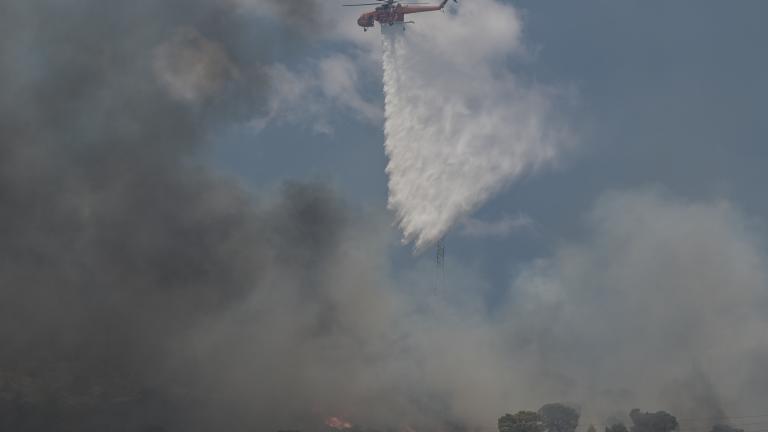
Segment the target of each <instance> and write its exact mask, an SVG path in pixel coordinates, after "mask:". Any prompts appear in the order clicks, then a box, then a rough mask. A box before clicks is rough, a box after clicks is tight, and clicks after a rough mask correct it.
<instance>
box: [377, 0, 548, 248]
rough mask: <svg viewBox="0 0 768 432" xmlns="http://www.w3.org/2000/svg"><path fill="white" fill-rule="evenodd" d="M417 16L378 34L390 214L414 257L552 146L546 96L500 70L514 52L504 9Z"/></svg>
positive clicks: (511, 24)
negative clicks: (411, 245) (411, 244)
mask: <svg viewBox="0 0 768 432" xmlns="http://www.w3.org/2000/svg"><path fill="white" fill-rule="evenodd" d="M416 17H417V18H416V19H418V20H419V23H418V24H416V25H408V27H407V31H404V29H403V27H402V26H400V25H394V26H386V25H385V26H383V27H382V33H383V49H384V60H383V64H384V91H385V100H386V124H385V134H386V152H387V155H388V157H389V164H388V166H387V173H388V175H389V206H390V208H391V209H393V210H394V211H395V212H396V213H397V217H398V221H399V223H400V227H401V229H402V231H403V236H404V240H405V241H414V242H415V246H416V249H417V250H418V249H422V248H424V247H425V246H428V245H429V244H431V243H434V242H436V241H437V240H439V239H440V238H441V237H442V236H444V235H445V233H446V232H447V231H448V230H449V229H450V228H451V226H452V225H453V224H454V223H456V222H457V221H458V220H459V219H461V218H463V217H465V216H467V215H468V214H469V213H470V212H472V211H473V210H474V209H476V208H477V207H478V206H480V205H481V204H483V203H484V202H485V201H486V200H487V199H488V198H489V197H490V196H491V195H492V194H494V193H495V192H497V191H499V189H501V188H502V187H504V186H505V185H506V184H508V183H509V182H510V181H512V180H514V179H515V178H517V177H519V176H520V175H521V174H523V173H525V172H527V171H531V170H533V169H535V168H536V167H538V166H540V165H541V164H542V163H544V162H547V161H551V160H552V159H553V158H555V156H556V155H557V153H558V142H559V140H558V139H557V138H556V137H557V135H558V134H557V133H555V132H554V129H553V128H552V127H551V126H552V125H551V121H550V118H551V116H550V113H551V96H550V94H549V92H548V91H546V90H544V89H540V88H537V87H534V86H530V85H525V84H523V83H522V82H521V80H519V79H518V78H516V77H515V75H513V74H512V73H511V72H510V70H509V67H508V66H507V65H505V61H506V60H508V59H509V58H510V56H512V55H514V54H520V53H521V51H522V50H521V45H520V20H519V18H518V16H517V13H516V11H515V10H514V9H513V8H512V7H510V6H506V5H503V4H501V3H499V2H497V1H495V0H475V1H472V2H466V3H464V4H462V5H461V6H460V8H459V9H458V11H457V13H455V14H438V13H432V14H419V15H416ZM425 22H426V23H425Z"/></svg>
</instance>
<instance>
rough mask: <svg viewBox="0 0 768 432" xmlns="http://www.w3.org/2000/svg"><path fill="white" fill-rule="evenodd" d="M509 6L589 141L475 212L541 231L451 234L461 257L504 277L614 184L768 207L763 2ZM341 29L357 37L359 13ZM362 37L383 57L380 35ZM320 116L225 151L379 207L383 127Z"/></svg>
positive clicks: (249, 137)
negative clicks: (315, 124) (313, 122)
mask: <svg viewBox="0 0 768 432" xmlns="http://www.w3.org/2000/svg"><path fill="white" fill-rule="evenodd" d="M510 3H511V4H514V5H515V7H517V8H518V9H519V11H520V12H521V13H522V24H523V38H524V40H523V42H524V44H525V45H526V47H527V49H528V51H529V53H528V54H527V56H526V58H525V59H524V60H520V59H518V60H516V62H515V63H514V65H513V67H514V69H515V71H516V72H517V73H519V74H520V75H521V76H523V77H525V79H529V80H532V81H536V82H538V83H541V84H544V85H551V86H556V87H557V88H559V89H561V90H563V91H565V92H568V97H569V100H568V101H566V102H567V106H563V107H562V108H563V110H564V112H565V118H566V119H567V120H568V122H569V126H570V127H571V128H572V133H573V136H574V138H576V139H577V142H576V144H575V145H574V146H573V147H572V148H570V149H569V151H568V152H566V154H564V155H563V156H562V157H561V158H560V160H559V162H558V164H557V166H555V167H549V168H547V169H544V170H542V171H541V172H538V173H536V174H534V175H530V176H528V177H526V178H524V179H522V180H521V181H518V182H516V183H515V184H513V185H512V186H511V187H508V188H507V189H506V190H505V191H504V192H503V193H502V194H501V195H499V196H497V197H495V198H494V199H492V200H491V201H489V202H488V203H487V205H485V206H484V207H483V208H482V209H480V210H479V212H478V213H477V216H476V217H477V218H480V219H486V220H490V221H493V220H498V219H501V218H504V217H518V216H519V215H521V214H522V215H527V217H529V218H530V219H531V221H532V223H533V225H532V226H527V227H523V228H522V229H518V230H515V232H513V233H511V235H509V236H490V238H489V237H485V238H483V240H482V241H477V240H472V239H466V238H462V237H461V236H457V235H455V232H456V230H454V235H450V236H449V238H448V251H449V258H450V261H451V262H453V263H455V264H454V265H460V266H461V265H472V266H478V267H480V268H482V272H483V273H485V274H486V276H487V277H489V278H490V279H491V280H492V281H493V283H494V284H501V285H504V284H506V283H507V282H508V280H507V279H508V278H509V276H510V273H511V272H512V269H513V268H514V266H515V263H516V261H518V260H527V259H530V258H532V257H537V256H539V255H541V254H546V253H547V251H549V250H550V249H551V248H552V247H553V245H555V244H557V243H559V242H561V241H564V240H568V239H571V238H573V237H574V236H577V235H578V233H579V232H580V230H582V229H583V223H582V222H583V216H584V213H585V212H586V211H587V210H588V209H589V208H591V207H592V205H593V203H594V201H595V200H596V198H597V197H599V196H600V195H601V194H603V193H604V192H606V191H610V190H615V189H619V190H622V189H633V188H638V187H647V186H653V187H661V188H663V189H666V190H668V191H670V192H671V193H673V194H674V195H676V196H679V197H688V198H695V199H712V198H724V199H728V200H729V201H731V202H733V203H734V204H735V205H737V206H739V207H741V208H743V209H745V210H747V211H749V212H750V214H752V215H755V216H760V217H763V216H765V215H768V204H766V201H765V199H764V197H763V194H762V193H761V189H762V184H763V183H764V182H765V178H764V176H765V169H764V161H765V157H766V150H765V148H764V143H765V142H766V138H768V122H766V121H764V119H763V118H762V117H763V114H764V109H761V107H763V106H764V104H765V101H766V99H767V98H768V83H766V79H765V77H766V76H768V57H766V56H765V55H762V51H763V46H762V45H763V41H764V40H766V36H768V29H766V27H765V25H764V23H763V19H762V17H764V16H765V14H766V12H768V5H766V4H765V2H763V1H759V0H745V1H740V2H737V3H733V4H728V5H725V4H723V3H722V2H717V1H696V2H692V1H680V2H663V1H654V2H639V1H632V2H611V1H598V0H591V1H583V2H542V1H525V0H523V1H517V2H510ZM340 12H345V13H346V12H347V11H346V10H345V11H342V10H341V9H340ZM355 12H357V11H356V10H355ZM430 24H432V23H431V22H430ZM338 25H339V26H344V25H347V26H349V27H350V29H347V30H349V31H350V32H351V31H352V30H354V31H357V29H356V28H355V23H354V22H353V21H351V20H349V19H348V20H340V21H339V22H338ZM416 25H419V23H418V22H417V24H416ZM430 31H434V32H437V33H439V32H440V31H441V29H440V27H439V26H438V27H436V28H434V29H433V30H432V29H430ZM350 37H351V38H353V39H361V40H369V41H371V44H370V46H371V50H372V51H377V50H378V39H379V38H380V35H379V32H378V31H374V32H368V33H363V32H362V31H360V32H359V33H353V34H352V36H350ZM458 48H460V47H457V51H460V49H458ZM356 50H357V48H350V44H349V43H348V42H344V43H334V42H333V41H323V42H322V43H321V42H318V43H316V44H315V45H313V46H311V47H310V48H307V49H306V50H305V52H302V53H301V55H299V56H297V57H298V58H291V59H289V60H287V62H288V65H289V67H293V68H296V69H299V70H300V69H302V68H311V67H312V64H313V63H315V62H318V61H321V60H322V59H323V58H324V57H325V56H327V55H329V53H337V52H341V53H345V54H350V53H352V55H357V53H356ZM376 54H378V52H374V55H376ZM352 58H354V57H352ZM359 74H360V75H359V76H358V80H359V83H358V85H359V90H360V93H361V94H362V95H363V96H364V97H365V98H367V99H368V100H369V101H370V103H372V104H376V105H378V106H383V97H382V95H381V82H380V80H379V78H380V71H378V70H375V69H374V70H371V68H370V66H364V67H361V69H360V71H359ZM323 102H324V101H323V100H320V101H318V102H317V103H320V104H322V103H323ZM325 102H328V101H325ZM320 115H321V116H322V117H323V121H326V122H328V123H329V124H330V125H331V127H332V131H331V132H325V133H319V132H317V131H316V130H314V129H313V128H311V127H303V128H302V127H297V126H296V124H293V123H287V124H272V125H268V126H267V127H266V128H264V129H263V130H261V131H254V130H252V129H248V128H244V129H241V130H239V131H237V130H235V131H232V132H230V133H227V134H226V138H225V139H223V140H221V142H222V144H220V145H218V147H217V148H216V150H215V152H214V157H215V159H216V160H217V161H218V163H220V164H221V165H222V166H224V167H226V168H227V169H231V170H233V171H234V172H236V173H237V174H239V175H241V176H243V178H245V179H246V180H247V181H248V182H251V183H253V184H254V185H258V186H261V185H265V184H267V185H269V184H275V183H279V182H280V181H281V180H283V179H290V178H294V179H295V178H311V179H318V178H319V179H325V180H330V181H331V182H332V183H333V184H335V185H336V186H337V187H338V189H339V190H340V191H342V192H343V193H344V195H345V196H346V197H347V198H348V199H349V200H350V201H351V202H352V203H362V204H363V205H366V206H368V205H370V206H373V207H382V208H383V207H384V206H385V203H386V177H385V175H384V167H385V164H386V159H385V156H384V152H383V133H382V122H378V121H376V120H375V119H374V120H370V119H365V118H363V117H360V116H359V115H356V114H355V110H354V109H352V110H350V109H349V108H348V107H339V105H338V104H335V103H331V102H328V103H327V104H326V105H324V106H322V107H320ZM494 237H495V238H494ZM404 249H406V250H407V249H408V247H404ZM430 258H431V254H430Z"/></svg>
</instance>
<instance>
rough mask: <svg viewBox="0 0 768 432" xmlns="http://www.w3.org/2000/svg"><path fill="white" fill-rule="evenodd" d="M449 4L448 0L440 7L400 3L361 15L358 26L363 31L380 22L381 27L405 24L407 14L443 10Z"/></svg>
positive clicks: (441, 3) (444, 0)
mask: <svg viewBox="0 0 768 432" xmlns="http://www.w3.org/2000/svg"><path fill="white" fill-rule="evenodd" d="M447 2H448V0H443V1H442V2H440V4H439V5H434V6H414V5H401V4H399V3H398V4H395V5H393V6H381V7H378V8H376V10H375V11H372V12H366V13H364V14H362V15H360V18H358V19H357V24H358V25H359V26H360V27H362V28H363V30H368V28H370V27H373V23H374V22H375V21H378V22H379V24H381V25H393V24H395V23H404V22H405V16H406V15H407V14H412V13H419V12H432V11H438V10H442V9H443V8H444V7H445V4H446V3H447Z"/></svg>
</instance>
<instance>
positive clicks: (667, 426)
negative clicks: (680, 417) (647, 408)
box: [629, 408, 678, 432]
mask: <svg viewBox="0 0 768 432" xmlns="http://www.w3.org/2000/svg"><path fill="white" fill-rule="evenodd" d="M629 418H630V419H632V423H633V425H632V432H672V431H674V430H677V427H678V424H677V419H676V418H675V416H673V415H672V414H670V413H668V412H666V411H658V412H655V413H649V412H646V413H642V412H640V410H639V409H637V408H635V409H633V410H632V411H630V413H629Z"/></svg>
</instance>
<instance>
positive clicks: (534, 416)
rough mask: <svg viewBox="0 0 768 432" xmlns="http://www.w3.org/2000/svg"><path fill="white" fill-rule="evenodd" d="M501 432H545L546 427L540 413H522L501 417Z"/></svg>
mask: <svg viewBox="0 0 768 432" xmlns="http://www.w3.org/2000/svg"><path fill="white" fill-rule="evenodd" d="M499 432H544V425H543V424H542V422H541V417H540V416H539V414H538V413H536V412H534V411H520V412H518V413H517V414H515V415H512V414H505V415H503V416H502V417H499Z"/></svg>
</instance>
